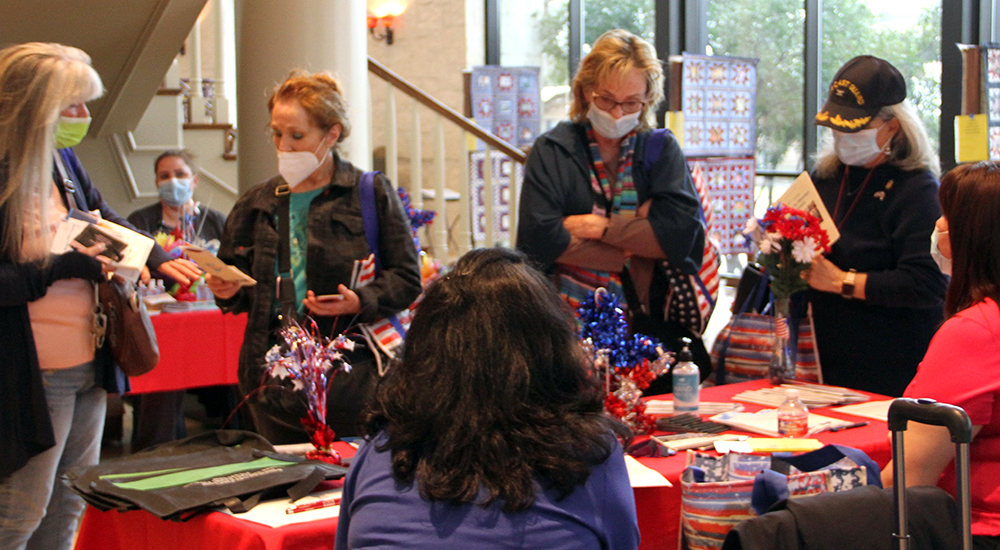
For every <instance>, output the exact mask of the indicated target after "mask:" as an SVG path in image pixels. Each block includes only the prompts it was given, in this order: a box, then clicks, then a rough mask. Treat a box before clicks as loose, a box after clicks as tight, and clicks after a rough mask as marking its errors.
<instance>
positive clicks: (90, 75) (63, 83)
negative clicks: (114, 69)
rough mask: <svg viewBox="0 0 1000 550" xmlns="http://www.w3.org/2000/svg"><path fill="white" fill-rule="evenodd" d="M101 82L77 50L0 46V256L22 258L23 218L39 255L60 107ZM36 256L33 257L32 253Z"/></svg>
mask: <svg viewBox="0 0 1000 550" xmlns="http://www.w3.org/2000/svg"><path fill="white" fill-rule="evenodd" d="M103 90H104V86H103V85H102V84H101V77H100V76H99V75H98V74H97V71H95V70H94V68H93V67H92V66H91V65H90V56H88V55H87V54H86V53H84V52H83V51H82V50H79V49H77V48H73V47H70V46H63V45H62V44H51V43H43V42H29V43H25V44H18V45H15V46H10V47H7V48H4V49H2V50H0V186H2V188H0V213H2V220H0V228H2V231H3V238H2V239H0V257H2V258H3V259H4V260H7V261H21V260H23V259H26V258H23V254H22V244H23V241H24V238H25V229H26V224H29V223H30V224H34V223H36V222H37V223H38V226H39V231H38V232H37V235H36V234H35V232H31V234H30V235H28V236H29V239H28V240H29V241H34V242H32V246H30V247H28V248H30V249H33V250H36V251H38V252H36V254H34V255H39V257H42V256H44V255H45V254H44V252H42V251H44V250H47V249H48V247H47V246H43V247H39V246H35V245H38V244H42V245H44V243H47V242H48V240H49V224H48V205H49V196H50V189H51V188H52V155H53V152H54V151H55V127H56V123H57V122H58V121H59V113H60V112H61V111H63V110H64V109H65V108H66V107H69V106H70V105H73V104H74V103H84V102H87V101H90V100H92V99H94V98H97V97H100V95H101V94H102V93H103ZM35 259H37V258H35Z"/></svg>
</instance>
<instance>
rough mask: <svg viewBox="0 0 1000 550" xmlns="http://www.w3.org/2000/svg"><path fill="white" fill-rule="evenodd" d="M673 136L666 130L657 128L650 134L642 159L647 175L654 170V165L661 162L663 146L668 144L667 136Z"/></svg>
mask: <svg viewBox="0 0 1000 550" xmlns="http://www.w3.org/2000/svg"><path fill="white" fill-rule="evenodd" d="M669 135H671V132H670V130H668V129H666V128H657V129H655V130H653V131H652V132H650V133H649V137H647V138H646V152H645V153H644V154H643V157H642V169H643V171H645V172H646V173H647V174H648V173H649V172H650V171H652V170H653V165H654V164H656V161H658V160H660V155H662V154H663V146H664V145H665V144H666V143H667V136H669Z"/></svg>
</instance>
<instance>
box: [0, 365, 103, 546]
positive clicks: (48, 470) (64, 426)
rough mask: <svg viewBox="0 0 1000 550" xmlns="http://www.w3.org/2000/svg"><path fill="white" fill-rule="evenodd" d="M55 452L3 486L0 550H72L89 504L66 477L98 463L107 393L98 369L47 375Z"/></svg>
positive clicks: (0, 489)
mask: <svg viewBox="0 0 1000 550" xmlns="http://www.w3.org/2000/svg"><path fill="white" fill-rule="evenodd" d="M42 381H43V383H44V385H45V399H46V400H47V402H48V407H49V416H50V417H51V418H52V428H53V430H54V431H55V436H56V444H55V447H52V448H51V449H49V450H47V451H45V452H43V453H41V454H38V455H36V456H34V457H32V458H31V460H29V461H28V463H27V464H26V465H25V466H24V467H23V468H21V469H20V470H18V471H16V472H14V474H13V475H11V476H10V477H9V478H8V479H6V480H4V481H3V482H2V483H0V549H2V550H9V549H22V548H28V549H39V550H41V549H45V550H61V549H66V550H70V549H71V548H72V544H73V534H74V532H75V531H76V526H77V523H78V522H79V520H80V516H81V515H82V513H83V510H84V507H85V504H84V502H83V499H82V498H80V496H78V495H77V494H76V493H74V492H73V490H72V489H70V488H69V487H67V486H66V485H64V484H63V483H62V481H61V477H62V476H63V474H65V473H66V472H67V471H68V470H71V469H73V468H75V467H77V466H89V465H93V464H97V461H98V459H99V458H100V452H101V434H102V432H103V431H104V414H105V408H106V406H107V394H106V392H105V391H104V389H103V388H101V387H99V386H95V385H94V365H93V363H84V364H82V365H78V366H76V367H71V368H68V369H58V370H48V371H42Z"/></svg>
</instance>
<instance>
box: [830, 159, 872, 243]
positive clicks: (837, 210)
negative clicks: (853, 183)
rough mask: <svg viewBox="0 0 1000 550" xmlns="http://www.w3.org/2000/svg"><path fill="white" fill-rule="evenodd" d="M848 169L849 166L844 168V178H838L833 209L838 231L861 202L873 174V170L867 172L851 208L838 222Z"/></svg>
mask: <svg viewBox="0 0 1000 550" xmlns="http://www.w3.org/2000/svg"><path fill="white" fill-rule="evenodd" d="M850 168H851V167H850V166H847V165H845V166H844V176H843V177H842V178H840V191H839V192H837V205H836V207H834V209H833V221H834V222H836V224H837V229H838V230H839V229H840V228H841V227H843V226H844V224H845V223H846V222H847V218H850V217H851V214H853V213H854V209H855V208H856V207H857V206H858V203H859V202H861V196H862V195H864V193H865V188H867V187H868V182H869V181H870V180H871V179H872V174H874V173H875V168H872V169H871V170H869V171H868V175H866V176H865V179H864V180H863V181H862V182H861V188H860V189H858V194H857V196H856V197H854V200H853V201H852V202H851V206H850V207H849V208H848V209H847V212H845V213H844V217H843V218H841V220H840V221H837V214H838V213H840V202H841V200H842V199H843V198H844V189H846V188H847V174H848V171H849V170H850Z"/></svg>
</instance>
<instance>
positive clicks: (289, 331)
mask: <svg viewBox="0 0 1000 550" xmlns="http://www.w3.org/2000/svg"><path fill="white" fill-rule="evenodd" d="M303 325H305V326H303ZM353 349H354V341H353V340H350V339H348V338H347V337H345V336H343V335H341V336H338V337H336V338H334V339H333V340H331V339H329V338H326V337H323V336H321V335H320V332H319V328H318V327H317V326H316V322H315V321H313V320H312V318H310V317H306V318H305V320H304V321H303V322H302V324H299V323H296V322H294V321H293V322H291V323H290V324H289V325H287V326H285V327H283V328H282V329H281V330H280V331H279V343H278V344H275V345H274V346H273V347H272V348H271V349H270V350H269V351H268V352H267V355H265V357H264V361H265V363H264V371H265V377H270V378H271V380H272V381H271V382H270V383H269V382H268V381H267V380H266V378H265V381H264V384H262V386H261V387H262V388H263V387H265V386H266V385H277V384H280V386H279V387H281V388H287V386H286V385H285V384H283V382H286V381H290V382H291V388H290V389H291V391H297V392H300V393H301V394H302V395H303V397H305V401H306V410H307V413H306V416H305V417H303V418H302V419H300V422H302V426H303V427H304V428H305V430H306V433H308V434H309V437H310V440H311V442H312V444H313V446H314V447H316V450H315V451H310V452H309V453H306V457H307V458H315V459H319V460H323V461H326V462H330V463H333V464H340V463H341V461H340V454H339V453H337V451H335V450H333V448H332V447H331V444H332V443H333V440H334V438H335V437H336V434H335V433H334V431H333V430H332V429H330V427H329V426H327V425H326V393H327V388H329V386H330V381H331V380H332V379H333V377H334V376H335V375H337V374H338V373H340V372H344V373H349V372H351V365H350V364H348V363H347V361H346V360H345V359H344V355H343V354H342V353H341V352H342V351H343V350H348V351H350V350H353Z"/></svg>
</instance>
